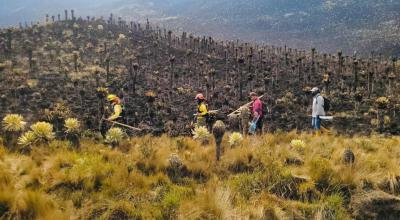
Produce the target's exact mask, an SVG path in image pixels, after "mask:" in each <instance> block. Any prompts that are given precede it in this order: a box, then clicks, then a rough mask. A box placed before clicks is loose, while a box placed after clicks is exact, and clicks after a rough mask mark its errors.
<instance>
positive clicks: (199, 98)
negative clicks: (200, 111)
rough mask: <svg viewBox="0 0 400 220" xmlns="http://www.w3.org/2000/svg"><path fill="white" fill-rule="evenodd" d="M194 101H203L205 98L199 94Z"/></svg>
mask: <svg viewBox="0 0 400 220" xmlns="http://www.w3.org/2000/svg"><path fill="white" fill-rule="evenodd" d="M195 99H196V100H204V99H205V98H204V95H203V94H201V93H199V94H197V95H196V98H195Z"/></svg>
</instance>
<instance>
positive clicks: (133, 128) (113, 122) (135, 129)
mask: <svg viewBox="0 0 400 220" xmlns="http://www.w3.org/2000/svg"><path fill="white" fill-rule="evenodd" d="M103 120H104V121H107V122H109V123H112V124H116V125H119V126H122V127H125V128H129V129H131V130H133V131H143V130H142V129H140V128H135V127H132V126H129V125H126V124H122V123H119V122H116V121H111V120H107V119H104V118H103Z"/></svg>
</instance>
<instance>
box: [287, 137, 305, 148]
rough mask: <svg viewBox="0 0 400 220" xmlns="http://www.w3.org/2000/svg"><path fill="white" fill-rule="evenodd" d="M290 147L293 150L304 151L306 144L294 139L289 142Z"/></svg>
mask: <svg viewBox="0 0 400 220" xmlns="http://www.w3.org/2000/svg"><path fill="white" fill-rule="evenodd" d="M290 146H291V147H293V148H295V149H301V150H302V149H304V148H305V147H306V144H305V143H304V141H302V140H299V139H295V140H292V141H291V142H290Z"/></svg>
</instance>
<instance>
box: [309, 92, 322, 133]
mask: <svg viewBox="0 0 400 220" xmlns="http://www.w3.org/2000/svg"><path fill="white" fill-rule="evenodd" d="M311 93H312V95H313V97H314V98H313V105H312V122H311V125H312V127H313V128H314V129H315V130H316V131H319V130H320V129H321V118H320V116H325V110H324V97H322V96H321V94H320V91H319V89H318V88H317V87H314V88H313V89H311Z"/></svg>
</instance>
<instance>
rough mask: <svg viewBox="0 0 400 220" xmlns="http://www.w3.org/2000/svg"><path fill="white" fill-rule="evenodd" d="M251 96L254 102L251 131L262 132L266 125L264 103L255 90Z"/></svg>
mask: <svg viewBox="0 0 400 220" xmlns="http://www.w3.org/2000/svg"><path fill="white" fill-rule="evenodd" d="M250 98H251V101H252V102H253V103H252V105H251V112H252V117H253V120H252V122H251V125H250V128H249V133H256V134H262V133H263V126H264V123H263V121H264V109H263V103H262V101H261V100H260V99H259V98H258V95H257V93H255V92H251V93H250Z"/></svg>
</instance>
